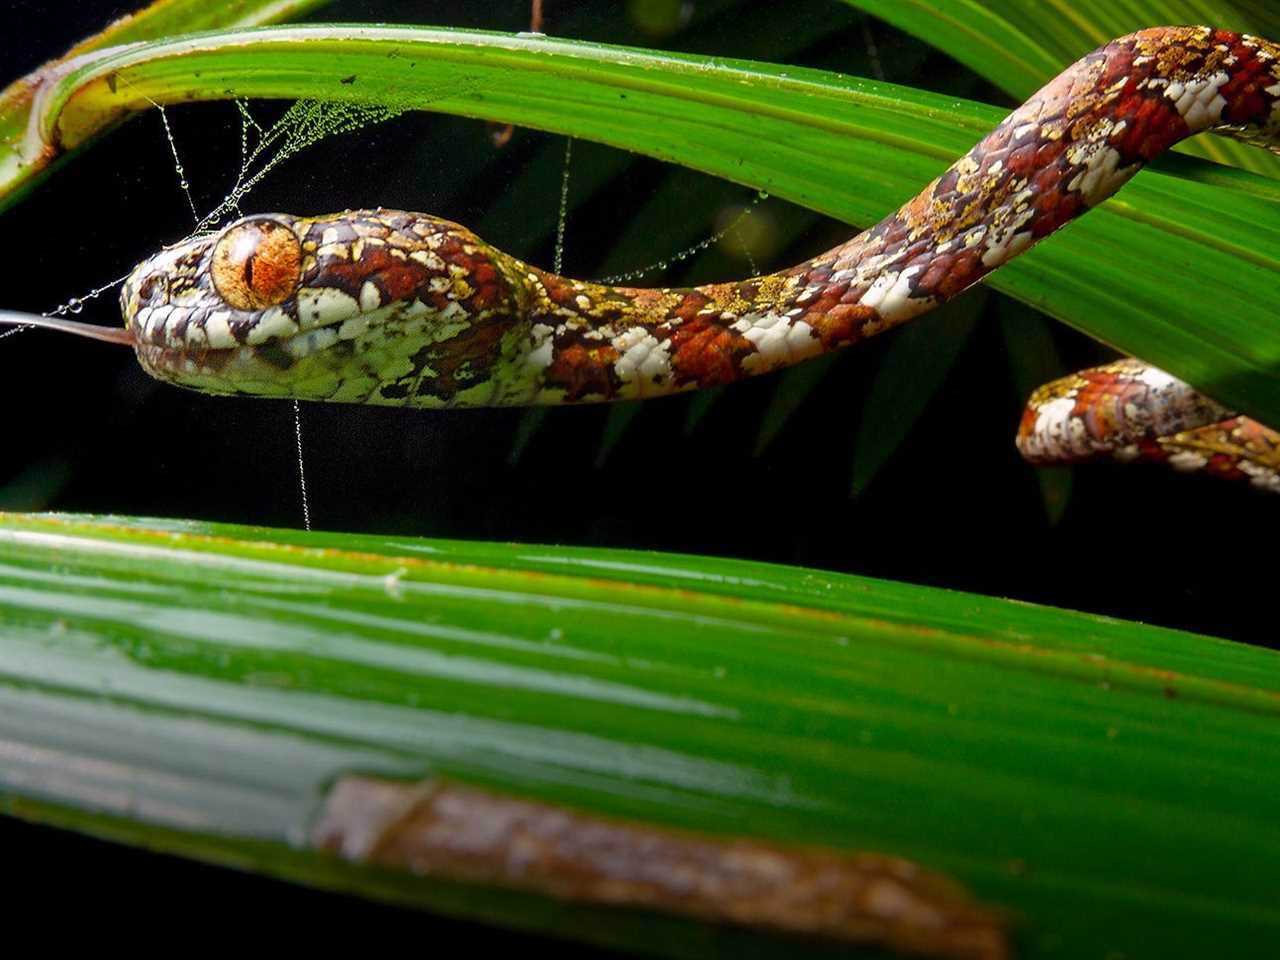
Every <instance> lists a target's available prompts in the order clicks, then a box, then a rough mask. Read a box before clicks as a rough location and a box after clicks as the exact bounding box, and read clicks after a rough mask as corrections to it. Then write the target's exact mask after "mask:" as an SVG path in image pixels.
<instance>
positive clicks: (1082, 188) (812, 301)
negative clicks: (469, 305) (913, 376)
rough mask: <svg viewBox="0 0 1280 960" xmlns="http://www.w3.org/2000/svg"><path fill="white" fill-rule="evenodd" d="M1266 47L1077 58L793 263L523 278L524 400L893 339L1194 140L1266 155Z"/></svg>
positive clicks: (1161, 32)
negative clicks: (916, 183) (883, 204)
mask: <svg viewBox="0 0 1280 960" xmlns="http://www.w3.org/2000/svg"><path fill="white" fill-rule="evenodd" d="M1278 58H1280V48H1277V46H1276V45H1275V44H1273V43H1271V42H1269V41H1266V40H1262V39H1260V38H1256V37H1250V36H1243V35H1240V34H1236V33H1230V32H1227V31H1218V30H1212V29H1210V28H1207V27H1176V28H1169V27H1166V28H1155V29H1151V30H1144V31H1141V32H1139V33H1135V34H1133V35H1131V36H1128V37H1124V38H1121V39H1119V40H1116V41H1113V42H1112V43H1109V44H1107V45H1106V46H1104V47H1101V48H1099V49H1098V50H1096V51H1094V52H1093V53H1090V54H1088V55H1087V56H1085V57H1083V58H1082V59H1081V60H1079V61H1078V62H1077V63H1075V64H1074V65H1073V66H1071V67H1069V68H1068V69H1067V70H1066V71H1064V72H1063V73H1062V74H1061V75H1059V76H1058V77H1057V78H1055V79H1054V80H1053V81H1051V82H1050V83H1048V84H1047V85H1046V86H1045V87H1044V88H1042V89H1041V90H1040V91H1039V92H1038V93H1036V94H1035V95H1033V96H1032V97H1031V98H1030V99H1029V100H1028V101H1027V102H1026V103H1025V104H1023V105H1022V106H1021V107H1019V108H1018V109H1017V110H1015V111H1014V112H1013V113H1012V114H1010V115H1009V116H1008V117H1007V118H1006V119H1005V120H1004V121H1003V122H1001V123H1000V124H999V126H997V127H996V128H995V130H993V131H992V132H991V133H990V134H989V135H988V136H987V137H985V138H984V139H983V140H982V141H981V142H980V143H978V144H977V145H976V146H975V147H974V148H973V149H972V150H970V151H969V152H968V153H967V154H965V155H964V156H963V157H961V158H960V159H959V160H957V161H956V162H955V163H954V164H952V166H951V167H950V168H949V169H948V170H947V171H946V172H945V173H943V174H942V176H940V177H938V178H937V179H936V180H934V181H933V182H932V183H930V184H929V185H928V186H927V187H925V189H924V190H923V191H921V192H920V194H918V195H917V196H916V197H915V198H913V199H912V200H910V201H908V202H907V203H906V204H904V205H903V206H902V207H901V208H899V209H898V210H897V211H895V212H894V213H892V214H890V215H889V216H887V217H885V219H884V220H882V221H881V222H880V223H878V224H876V225H875V226H874V227H872V228H871V229H869V230H867V231H866V232H864V233H862V234H860V235H858V236H856V237H854V238H853V239H852V240H850V241H848V242H847V243H844V244H842V245H840V246H838V247H836V248H834V249H833V250H829V251H827V252H826V253H823V254H820V255H818V256H816V257H814V258H812V259H810V260H807V261H805V262H804V263H801V264H799V265H797V266H795V267H792V268H790V269H787V270H783V271H781V272H779V273H775V274H770V275H768V276H762V277H755V278H752V279H749V280H744V281H741V282H735V283H720V284H709V285H706V286H701V287H694V288H684V289H638V288H629V287H611V286H605V285H600V284H593V283H587V282H583V281H575V280H567V279H564V278H562V277H558V276H556V275H554V274H551V273H548V272H546V271H541V270H537V269H535V268H531V267H525V266H524V265H521V268H520V270H519V274H520V276H521V277H522V281H521V282H522V284H523V285H524V296H523V299H524V300H525V302H526V303H527V304H528V317H529V320H530V328H529V338H528V341H527V344H526V349H525V350H524V351H523V354H522V356H521V357H520V358H519V362H521V363H524V364H526V365H527V366H528V367H529V368H530V369H532V370H534V371H536V376H534V377H533V378H532V382H533V389H534V394H533V396H531V397H528V398H526V399H525V400H524V401H523V402H542V403H564V402H579V401H590V400H611V399H617V398H633V397H647V396H654V395H658V394H663V393H670V392H674V391H678V390H684V389H692V388H699V387H708V386H714V385H717V384H722V383H727V382H730V381H733V380H737V379H740V378H742V377H746V376H750V375H753V374H757V373H765V372H768V371H770V370H774V369H776V368H778V367H784V366H788V365H790V364H792V363H796V362H798V361H801V360H804V359H806V358H808V357H811V356H814V355H816V354H819V353H823V352H827V351H830V350H834V349H838V348H840V347H844V346H847V345H849V344H852V343H855V342H857V341H858V340H861V339H863V338H864V337H868V336H871V335H873V334H876V333H879V332H881V331H882V330H887V329H889V328H890V327H894V326H897V325H898V324H900V323H903V322H905V321H907V320H910V319H911V318H913V317H916V316H918V315H920V314H922V313H925V312H927V311H929V310H931V309H933V308H934V307H936V306H938V305H939V304H941V303H943V302H945V301H947V300H949V299H951V298H952V297H954V296H956V295H957V294H959V293H960V292H962V291H963V290H965V289H966V288H968V287H969V286H971V285H972V284H974V283H976V282H978V281H979V280H981V279H982V278H983V277H984V276H986V274H988V273H990V272H991V271H992V270H995V269H996V268H998V267H999V266H1001V265H1002V264H1004V263H1006V262H1007V261H1009V260H1010V259H1012V258H1013V257H1015V256H1017V255H1018V254H1020V253H1022V252H1023V251H1025V250H1027V249H1029V248H1030V247H1031V246H1033V245H1034V244H1036V243H1037V242H1039V241H1040V240H1042V239H1043V238H1045V237H1047V236H1048V235H1049V234H1051V233H1053V232H1054V231H1055V230H1058V229H1059V228H1061V227H1062V226H1064V225H1065V224H1067V223H1069V222H1070V221H1071V220H1073V219H1074V218H1076V217H1078V216H1080V215H1081V214H1083V213H1085V212H1086V211H1088V210H1089V209H1091V208H1092V207H1094V206H1097V205H1098V204H1099V203H1101V202H1102V201H1104V200H1105V199H1107V198H1108V197H1110V196H1111V195H1112V194H1114V193H1115V192H1116V191H1117V190H1119V189H1120V188H1121V187H1122V186H1123V185H1124V184H1125V183H1126V182H1127V181H1128V180H1129V179H1130V178H1131V177H1133V175H1134V174H1136V173H1137V172H1138V171H1139V170H1140V169H1142V167H1143V166H1144V165H1145V164H1146V163H1147V162H1149V161H1150V160H1152V159H1153V158H1155V157H1156V156H1158V155H1160V154H1161V153H1163V152H1164V151H1166V150H1168V149H1169V148H1170V147H1171V146H1173V145H1174V144H1175V143H1177V142H1178V141H1180V140H1183V139H1186V138H1187V137H1190V136H1192V135H1194V134H1196V133H1200V132H1202V131H1206V130H1215V131H1217V132H1222V133H1226V134H1228V135H1231V136H1235V137H1238V138H1241V139H1246V140H1250V141H1253V142H1262V143H1264V144H1266V145H1269V146H1271V147H1273V148H1274V146H1275V144H1276V140H1277V128H1278V126H1280V113H1278V112H1277V101H1278V100H1280V66H1278Z"/></svg>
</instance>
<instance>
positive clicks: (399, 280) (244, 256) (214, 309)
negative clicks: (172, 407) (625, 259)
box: [120, 210, 522, 407]
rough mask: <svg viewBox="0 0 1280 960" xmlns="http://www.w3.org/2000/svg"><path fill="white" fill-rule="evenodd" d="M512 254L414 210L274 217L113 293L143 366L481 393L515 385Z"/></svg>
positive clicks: (435, 399) (340, 392)
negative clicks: (497, 251)
mask: <svg viewBox="0 0 1280 960" xmlns="http://www.w3.org/2000/svg"><path fill="white" fill-rule="evenodd" d="M519 266H522V265H519V263H518V261H513V260H510V258H501V257H495V256H494V254H493V252H492V250H491V248H490V247H489V246H488V245H487V244H485V243H484V242H483V241H481V240H479V239H478V238H477V237H475V235H474V234H472V233H471V232H470V231H468V230H466V229H465V228H463V227H460V226H458V225H457V224H453V223H449V222H448V221H445V220H440V219H437V218H435V217H427V216H423V215H421V214H411V213H403V212H400V211H392V210H367V211H348V212H346V213H342V214H335V215H332V216H327V217H315V218H299V217H292V216H287V215H283V214H271V215H264V216H253V217H248V218H246V219H243V220H240V221H238V222H236V223H233V224H231V225H230V226H228V227H226V228H224V229H223V230H222V231H220V232H219V233H216V234H212V235H205V236H199V237H195V238H193V239H191V240H187V241H185V242H183V243H180V244H177V245H175V246H173V247H168V248H166V249H165V250H162V251H161V252H160V253H158V254H156V255H155V256H154V257H151V258H150V259H148V260H146V261H145V262H143V263H142V264H140V265H139V266H138V267H137V268H136V269H135V270H134V271H133V273H132V275H130V277H129V279H128V280H127V281H126V282H125V285H124V289H123V291H122V293H121V298H120V302H121V310H122V312H123V314H124V319H125V325H126V327H127V328H128V329H129V330H130V331H131V332H132V334H133V336H134V338H135V341H136V345H137V351H138V358H139V360H140V361H141V363H142V365H143V367H144V368H145V369H146V370H147V371H148V372H149V373H150V374H152V375H153V376H155V377H157V378H159V379H161V380H165V381H168V382H171V383H176V384H179V385H181V386H186V387H191V388H194V389H197V390H201V391H203V392H206V393H244V394H253V395H258V396H279V397H298V398H302V399H317V400H336V401H347V402H362V403H384V404H396V405H411V406H428V407H433V406H449V405H454V404H467V405H476V404H484V403H491V402H495V399H494V398H495V396H496V395H497V392H501V393H502V395H503V396H505V395H506V392H509V388H511V384H509V383H506V382H505V380H506V379H509V376H508V374H509V370H508V368H509V367H510V364H504V363H503V362H502V361H503V360H504V358H508V359H509V358H510V357H513V356H515V355H516V354H518V353H519V351H520V349H521V346H522V344H521V343H520V342H518V341H520V336H521V331H516V330H515V329H514V328H515V327H516V326H518V325H517V324H515V323H514V320H513V318H514V317H516V316H518V315H519V313H520V311H519V310H518V309H517V304H516V300H517V299H518V297H517V291H518V290H519V289H520V283H521V278H520V276H519V274H518V269H519Z"/></svg>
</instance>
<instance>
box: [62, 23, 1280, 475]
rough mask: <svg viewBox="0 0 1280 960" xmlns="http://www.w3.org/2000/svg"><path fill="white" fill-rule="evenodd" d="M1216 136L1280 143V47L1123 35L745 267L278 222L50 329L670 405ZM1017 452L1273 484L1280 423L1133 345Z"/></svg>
mask: <svg viewBox="0 0 1280 960" xmlns="http://www.w3.org/2000/svg"><path fill="white" fill-rule="evenodd" d="M1203 131H1213V132H1216V133H1220V134H1225V135H1227V136H1231V137H1234V138H1237V139H1241V140H1245V141H1248V142H1253V143H1256V144H1259V145H1262V146H1265V147H1268V148H1271V149H1273V150H1277V146H1278V145H1280V45H1277V44H1276V43H1273V42H1271V41H1268V40H1265V39H1262V38H1259V37H1255V36H1250V35H1247V34H1240V33H1235V32H1231V31H1227V30H1219V29H1214V28H1211V27H1203V26H1196V27H1156V28H1151V29H1147V30H1141V31H1139V32H1137V33H1133V34H1130V35H1128V36H1125V37H1122V38H1120V39H1117V40H1114V41H1112V42H1110V43H1107V44H1105V45H1103V46H1101V47H1099V48H1098V49H1096V50H1094V51H1093V52H1091V53H1089V54H1087V55H1086V56H1084V57H1083V58H1081V59H1080V60H1079V61H1077V62H1076V63H1075V64H1073V65H1072V66H1070V67H1068V68H1067V69H1066V70H1065V71H1063V72H1062V73H1061V74H1060V75H1058V76H1057V77H1056V78H1054V79H1053V80H1051V81H1050V82H1049V83H1048V84H1046V85H1045V86H1044V87H1043V88H1042V89H1041V90H1039V91H1038V92H1037V93H1035V94H1034V95H1032V96H1031V97H1030V98H1029V99H1028V100H1027V101H1026V102H1025V103H1024V104H1022V106H1020V107H1018V108H1017V109H1016V110H1014V111H1013V112H1012V113H1011V114H1010V115H1009V116H1008V117H1006V118H1005V119H1004V120H1003V121H1002V122H1001V123H999V124H998V125H997V126H996V127H995V129H993V130H992V131H991V132H990V133H989V134H988V135H987V136H986V137H984V138H983V139H982V140H981V141H980V142H979V143H978V144H977V145H976V146H974V147H973V149H971V150H970V151H969V152H968V153H966V154H965V155H964V156H962V157H961V158H960V159H958V160H957V161H956V162H955V163H953V164H952V165H951V166H950V168H948V169H947V170H946V171H945V172H944V173H943V174H942V175H941V176H939V177H938V178H937V179H935V180H934V181H933V182H931V183H930V184H928V185H927V186H926V187H925V188H924V189H923V190H922V191H921V192H920V193H919V194H917V195H916V196H915V197H914V198H912V199H910V200H908V201H907V202H906V203H904V204H903V205H902V206H901V207H900V208H899V209H898V210H896V211H895V212H893V213H891V214H889V215H888V216H886V217H885V218H884V219H883V220H881V221H880V222H879V223H878V224H876V225H875V226H872V227H871V228H869V229H867V230H865V231H864V232H862V233H859V234H858V235H857V236H855V237H853V238H852V239H850V240H848V241H847V242H845V243H842V244H840V245H839V246H837V247H835V248H833V249H831V250H828V251H827V252H825V253H821V254H819V255H817V256H815V257H812V258H810V259H808V260H806V261H804V262H803V263H800V264H797V265H795V266H792V267H789V268H786V269H783V270H780V271H778V272H774V273H769V274H766V275H762V276H755V277H751V278H749V279H745V280H741V281H733V282H723V283H711V284H705V285H702V286H696V287H685V288H644V287H629V286H613V285H608V284H605V283H597V282H591V281H586V280H574V279H569V278H566V277H562V276H559V275H557V274H556V273H553V272H549V271H547V270H543V269H540V268H538V267H535V266H533V265H531V264H528V263H525V262H523V261H521V260H520V259H518V258H516V257H514V256H511V255H509V254H507V253H504V252H502V251H501V250H499V249H497V248H496V247H494V246H492V245H491V244H489V243H487V242H485V241H484V240H481V239H480V238H479V237H477V236H476V235H475V234H474V233H472V232H471V231H470V230H469V229H467V228H466V227H464V226H461V225H459V224H456V223H453V222H450V221H448V220H444V219H441V218H438V217H434V216H429V215H426V214H420V213H412V212H408V211H402V210H391V209H383V208H378V209H367V210H348V211H344V212H342V213H337V214H330V215H323V216H303V217H299V216H292V215H286V214H268V215H253V216H249V217H246V218H244V219H241V220H239V221H237V222H235V223H231V224H229V225H228V226H226V227H225V228H223V229H222V230H220V231H217V232H213V233H208V234H205V235H200V236H195V237H192V238H190V239H188V240H185V241H183V242H181V243H178V244H176V245H173V246H170V247H167V248H165V249H163V250H161V251H160V252H159V253H157V254H156V255H155V256H153V257H151V258H149V259H147V260H145V261H143V262H142V263H141V264H139V265H138V266H137V268H136V269H135V270H134V271H133V272H132V273H131V274H130V275H129V277H128V278H127V279H126V280H125V282H124V284H123V286H122V289H121V295H120V305H121V311H122V315H123V319H124V326H123V329H115V328H106V327H101V326H98V325H89V324H83V323H80V322H78V321H72V320H69V319H57V318H55V319H50V320H48V321H47V322H45V323H44V324H43V325H45V326H56V327H58V328H59V329H62V330H68V331H71V332H77V333H84V334H87V335H92V336H97V337H98V338H100V339H108V340H112V341H114V342H117V343H124V344H127V345H129V346H131V347H133V348H134V350H135V351H136V355H137V358H138V361H139V362H140V364H141V365H142V367H143V369H144V370H146V372H147V373H149V374H151V375H152V376H154V377H156V378H158V379H160V380H162V381H165V382H168V383H171V384H176V385H179V386H182V387H187V388H191V389H194V390H198V391H202V392H204V393H212V394H241V395H251V396H260V397H278V398H294V399H301V400H322V401H334V402H346V403H363V404H384V405H392V406H404V407H420V408H437V409H444V408H455V407H476V406H512V405H533V404H569V403H586V402H593V401H611V400H623V399H642V398H649V397H656V396H661V395H666V394H672V393H677V392H681V391H686V390H695V389H701V388H708V387H714V386H719V385H721V384H727V383H731V382H733V381H736V380H740V379H742V378H745V377H748V376H754V375H757V374H764V373H768V372H771V371H774V370H777V369H779V368H783V367H787V366H790V365H792V364H795V363H798V362H801V361H803V360H806V359H809V358H811V357H815V356H817V355H819V354H822V353H827V352H830V351H833V350H837V349H840V348H843V347H846V346H849V345H850V344H853V343H856V342H858V341H859V340H862V339H864V338H866V337H869V336H872V335H874V334H877V333H880V332H882V331H884V330H888V329H890V328H893V327H896V326H898V325H899V324H902V323H904V322H906V321H908V320H910V319H912V318H914V317H917V316H919V315H921V314H923V313H926V312H928V311H930V310H932V309H934V308H936V307H937V306H938V305H940V304H942V303H945V302H946V301H948V300H950V299H951V298H953V297H955V296H957V295H959V294H960V293H961V292H963V291H964V290H966V289H967V288H969V287H970V286H972V285H973V284H975V283H977V282H978V281H980V280H981V279H982V278H983V277H985V276H986V275H987V274H988V273H990V272H991V271H993V270H995V269H997V268H999V267H1000V266H1001V265H1003V264H1004V263H1007V262H1008V261H1009V260H1011V259H1012V258H1013V257H1015V256H1018V255H1019V254H1020V253H1022V252H1023V251H1025V250H1027V249H1029V248H1030V247H1032V246H1033V245H1034V244H1036V243H1037V242H1039V241H1040V240H1042V239H1044V238H1045V237H1047V236H1049V235H1050V234H1051V233H1053V232H1054V231H1056V230H1058V229H1059V228H1061V227H1062V226H1064V225H1065V224H1067V223H1069V222H1070V221H1072V220H1073V219H1075V218H1076V217H1079V216H1081V215H1082V214H1084V213H1086V212H1087V211H1089V210H1090V209H1092V208H1093V207H1096V206H1098V205H1099V204H1101V203H1102V202H1104V201H1105V200H1106V199H1107V198H1108V197H1110V196H1112V195H1113V194H1114V193H1116V191H1118V190H1119V189H1120V188H1121V187H1122V186H1123V185H1124V184H1125V183H1126V182H1127V181H1128V180H1129V179H1130V178H1131V177H1133V176H1134V174H1136V173H1137V172H1138V171H1139V170H1140V169H1141V168H1142V167H1143V166H1144V165H1145V164H1147V163H1148V162H1150V161H1151V160H1153V159H1154V158H1155V157H1157V156H1159V155H1160V154H1162V153H1163V152H1165V151H1166V150H1168V149H1169V148H1171V147H1172V146H1173V145H1174V144H1176V143H1178V142H1179V141H1181V140H1183V139H1185V138H1187V137H1190V136H1192V135H1194V134H1197V133H1200V132H1203ZM1277 152H1280V150H1277ZM85 328H87V329H85ZM1016 442H1017V446H1018V449H1019V450H1020V451H1021V453H1022V454H1023V456H1024V457H1025V458H1027V459H1028V460H1030V461H1032V462H1034V463H1040V464H1045V463H1064V462H1078V461H1082V460H1089V459H1099V458H1112V459H1118V460H1122V461H1131V460H1139V459H1142V460H1152V461H1159V462H1164V463H1168V464H1169V465H1171V466H1173V467H1175V468H1177V469H1180V470H1185V471H1204V472H1207V473H1210V474H1214V475H1217V476H1222V477H1228V478H1234V479H1241V480H1247V481H1249V482H1251V483H1252V484H1253V485H1255V486H1257V487H1260V488H1262V489H1265V490H1269V491H1273V492H1280V434H1278V433H1276V432H1275V431H1273V430H1271V429H1270V428H1269V427H1267V426H1265V425H1263V424H1261V423H1258V422H1257V421H1254V420H1251V419H1249V418H1247V417H1243V416H1238V415H1236V414H1235V413H1234V412H1232V411H1231V410H1229V409H1227V408H1225V407H1224V406H1222V405H1221V404H1219V403H1218V402H1216V401H1214V400H1213V399H1211V398H1209V397H1207V396H1205V395H1203V394H1202V393H1200V392H1198V391H1197V390H1195V389H1194V388H1192V387H1191V386H1189V385H1188V384H1186V383H1183V382H1182V381H1180V380H1178V379H1176V378H1175V377H1173V376H1171V375H1170V374H1168V373H1165V372H1163V371H1161V370H1159V369H1156V368H1154V367H1151V366H1149V365H1147V364H1145V363H1142V362H1140V361H1138V360H1134V359H1121V360H1117V361H1114V362H1112V363H1108V364H1105V365H1103V366H1100V367H1096V368H1093V369H1091V370H1086V371H1083V372H1081V373H1077V374H1073V375H1071V376H1068V377H1065V378H1063V379H1061V380H1058V381H1055V382H1054V383H1051V384H1048V385H1046V386H1044V387H1042V388H1040V389H1039V390H1037V391H1036V392H1035V393H1034V394H1033V395H1032V397H1031V398H1030V400H1029V401H1028V403H1027V406H1026V409H1025V410H1024V412H1023V415H1022V419H1021V423H1020V425H1019V428H1018V432H1017V440H1016Z"/></svg>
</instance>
